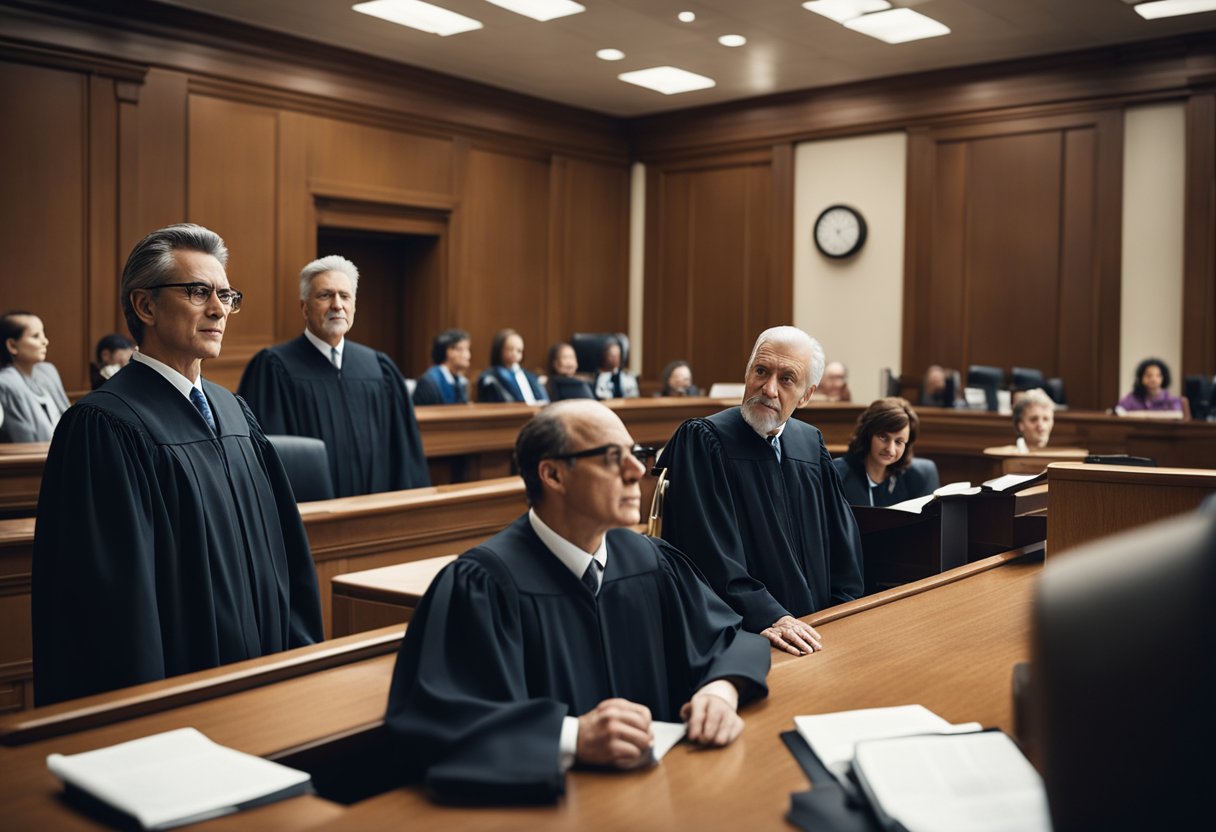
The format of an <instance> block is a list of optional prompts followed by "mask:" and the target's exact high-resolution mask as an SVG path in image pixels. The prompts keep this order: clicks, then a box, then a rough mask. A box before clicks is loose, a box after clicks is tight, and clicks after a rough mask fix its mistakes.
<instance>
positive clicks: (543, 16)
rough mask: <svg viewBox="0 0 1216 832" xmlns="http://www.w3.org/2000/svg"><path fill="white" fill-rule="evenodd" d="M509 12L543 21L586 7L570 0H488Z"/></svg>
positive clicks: (579, 10)
mask: <svg viewBox="0 0 1216 832" xmlns="http://www.w3.org/2000/svg"><path fill="white" fill-rule="evenodd" d="M488 2H490V3H493V4H494V5H495V6H500V7H501V8H504V9H506V10H507V11H509V12H515V13H516V14H522V15H523V16H524V17H530V18H532V19H533V20H539V21H541V22H544V21H546V20H553V19H554V18H557V17H566V16H568V15H572V14H578V13H579V12H585V11H587V7H586V6H583V5H580V4H578V3H573V2H571V0H488Z"/></svg>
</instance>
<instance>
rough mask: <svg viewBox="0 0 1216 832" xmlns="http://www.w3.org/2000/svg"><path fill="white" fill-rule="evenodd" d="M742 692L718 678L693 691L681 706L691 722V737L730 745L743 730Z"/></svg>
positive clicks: (708, 743)
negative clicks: (740, 712) (740, 700)
mask: <svg viewBox="0 0 1216 832" xmlns="http://www.w3.org/2000/svg"><path fill="white" fill-rule="evenodd" d="M738 707H739V691H738V690H737V689H736V688H735V686H734V685H733V684H731V683H730V682H728V681H726V680H725V679H715V680H714V681H712V682H710V683H709V684H708V685H705V686H704V687H703V688H701V689H700V690H699V691H697V692H696V693H694V694H693V696H692V699H690V700H689V701H688V702H685V703H684V707H683V708H680V719H682V720H684V721H685V722H686V723H687V724H688V739H689V740H691V741H692V742H695V743H699V744H701V745H730V744H731V743H732V742H734V741H735V740H736V739H738V738H739V734H741V733H742V732H743V720H742V718H740V716H739V714H738V713H736V710H735V709H736V708H738Z"/></svg>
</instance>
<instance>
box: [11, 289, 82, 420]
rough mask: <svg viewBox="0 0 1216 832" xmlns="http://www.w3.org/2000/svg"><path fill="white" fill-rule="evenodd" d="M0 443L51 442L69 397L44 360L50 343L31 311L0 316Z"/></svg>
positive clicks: (57, 377) (52, 368)
mask: <svg viewBox="0 0 1216 832" xmlns="http://www.w3.org/2000/svg"><path fill="white" fill-rule="evenodd" d="M0 343H3V347H4V348H3V349H2V350H0V412H3V413H4V422H3V424H2V425H0V441H3V442H50V441H51V436H52V435H54V433H55V425H57V424H59V417H60V416H62V415H63V412H64V411H65V410H67V409H68V394H67V393H66V392H65V391H64V389H63V382H62V381H60V380H59V371H58V370H56V369H55V366H54V365H53V364H50V363H48V362H47V360H46V348H47V346H48V345H49V344H50V341H48V340H47V337H46V330H45V328H44V327H43V326H42V319H41V318H39V317H38V316H37V315H34V314H32V313H30V312H20V311H13V312H6V313H5V314H4V316H3V317H0Z"/></svg>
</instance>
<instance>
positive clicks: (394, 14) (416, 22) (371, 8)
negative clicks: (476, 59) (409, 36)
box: [351, 0, 481, 37]
mask: <svg viewBox="0 0 1216 832" xmlns="http://www.w3.org/2000/svg"><path fill="white" fill-rule="evenodd" d="M351 8H353V9H354V10H355V11H357V12H361V13H363V14H370V15H371V16H372V17H378V18H380V19H381V20H387V21H388V22H390V23H399V24H400V25H402V26H409V27H410V28H411V29H418V30H420V31H423V32H428V33H429V34H432V35H440V36H441V37H447V36H448V35H458V34H460V33H461V32H471V31H473V30H474V29H480V28H481V21H480V20H474V19H473V18H471V17H465V16H464V15H462V14H456V12H450V11H448V10H447V9H441V8H439V7H438V6H432V5H431V4H430V3H423V2H422V0H371V2H369V3H359V4H358V5H355V6H351Z"/></svg>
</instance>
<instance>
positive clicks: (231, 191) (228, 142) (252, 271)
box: [186, 95, 278, 388]
mask: <svg viewBox="0 0 1216 832" xmlns="http://www.w3.org/2000/svg"><path fill="white" fill-rule="evenodd" d="M188 124H189V127H188V145H187V146H188V148H189V150H188V159H187V177H188V183H189V186H188V197H187V204H186V213H187V216H188V217H189V218H190V220H191V221H192V222H196V223H198V224H200V225H203V226H206V227H207V228H210V229H211V230H212V231H215V232H216V233H217V234H219V235H220V236H221V237H223V238H224V242H225V244H226V245H227V247H228V268H227V271H228V280H229V283H230V284H231V285H232V286H233V287H235V288H237V289H239V290H241V291H242V292H244V293H245V295H246V298H247V300H246V301H245V303H244V304H243V305H242V306H241V311H240V313H239V314H237V315H235V316H233V317H232V318H230V319H229V322H228V327H227V329H226V331H225V335H224V350H223V353H222V355H221V356H220V357H219V358H217V359H213V360H212V361H209V362H207V367H206V369H205V372H206V373H207V374H208V376H209V377H211V378H212V379H213V380H215V381H217V382H219V383H221V384H224V385H226V386H229V387H233V388H235V386H236V382H237V381H238V380H239V378H240V374H241V372H242V370H243V369H244V366H245V364H246V363H247V362H248V360H249V358H250V356H252V354H253V353H254V352H255V351H256V349H257V348H259V347H261V346H262V345H264V344H267V343H269V342H271V341H273V340H274V330H275V317H276V310H275V306H274V303H273V301H271V300H270V299H273V298H274V297H275V294H276V293H275V291H274V284H275V274H276V257H275V230H276V227H275V207H276V184H277V183H276V159H277V154H278V112H277V111H275V110H272V109H269V108H266V107H259V106H254V105H250V104H244V103H240V102H234V101H227V100H223V99H219V98H212V97H209V96H204V95H191V96H190V99H189V116H188ZM268 301H270V302H268Z"/></svg>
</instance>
